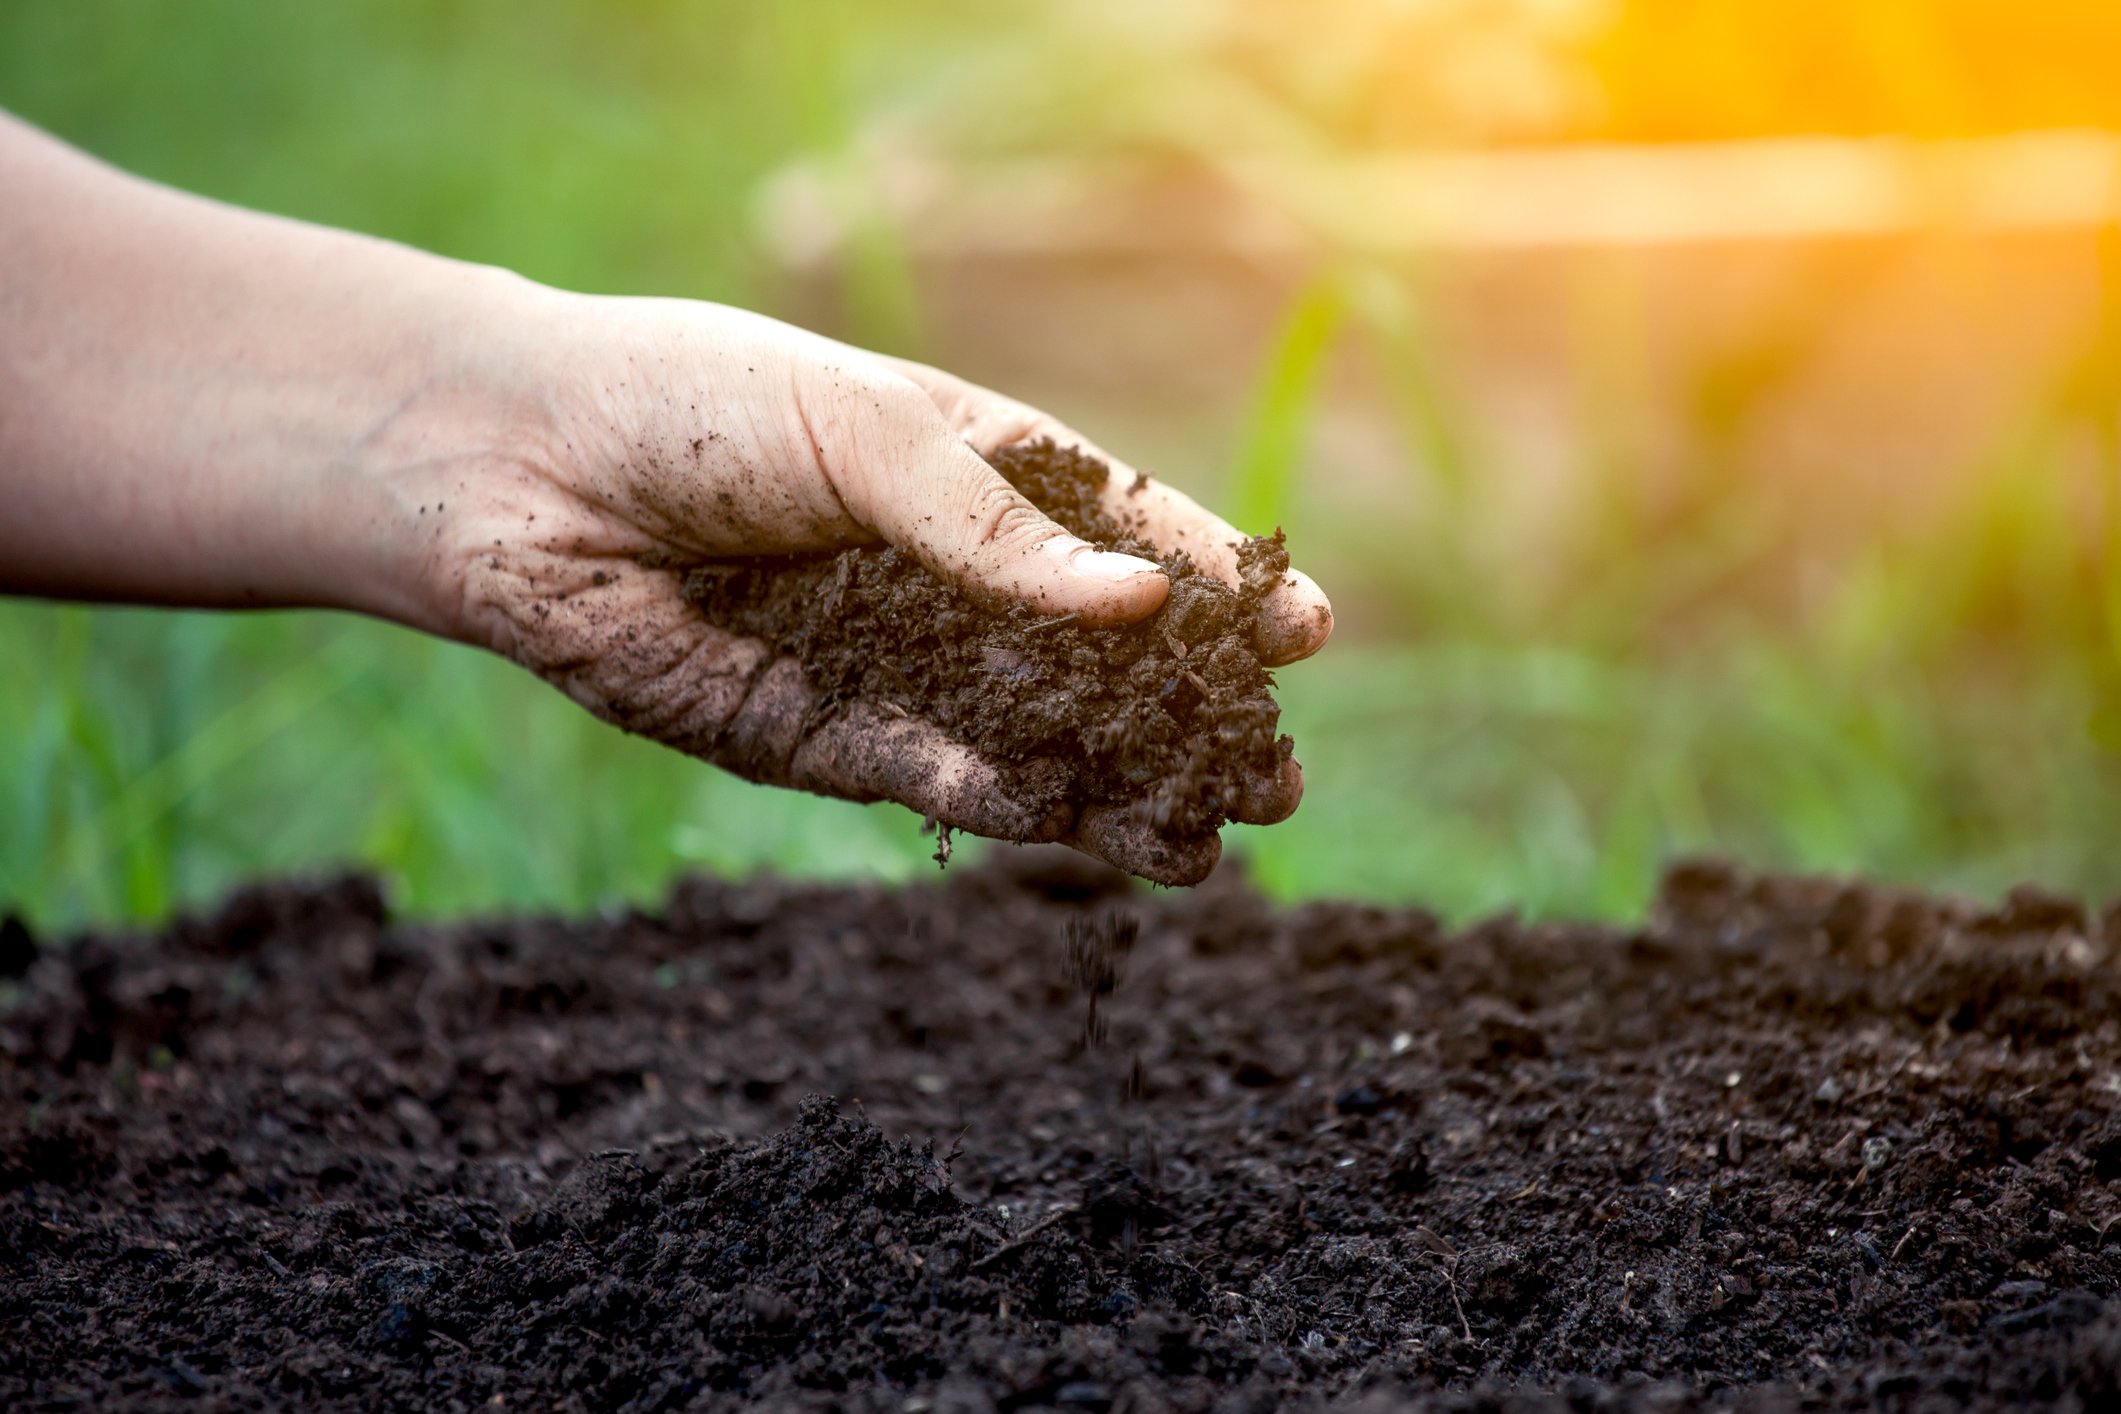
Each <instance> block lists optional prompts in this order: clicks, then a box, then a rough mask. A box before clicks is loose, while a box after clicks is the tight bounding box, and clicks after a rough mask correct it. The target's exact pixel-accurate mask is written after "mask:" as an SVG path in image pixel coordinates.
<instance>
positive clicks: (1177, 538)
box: [887, 359, 1333, 667]
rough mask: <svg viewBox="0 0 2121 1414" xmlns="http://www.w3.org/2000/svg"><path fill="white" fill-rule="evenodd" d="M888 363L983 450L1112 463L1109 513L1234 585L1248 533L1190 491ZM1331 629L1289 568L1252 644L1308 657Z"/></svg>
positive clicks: (1033, 416) (938, 374) (1017, 413)
mask: <svg viewBox="0 0 2121 1414" xmlns="http://www.w3.org/2000/svg"><path fill="white" fill-rule="evenodd" d="M887 362H888V363H889V364H890V366H891V367H892V368H893V369H895V370H896V371H898V372H899V373H902V374H904V375H905V376H906V377H907V378H908V379H910V380H911V381H913V382H914V383H915V384H916V385H918V386H919V387H920V388H921V389H922V390H923V391H925V392H926V393H927V395H928V397H929V398H930V400H931V401H933V402H934V404H935V406H936V408H937V409H938V410H939V411H940V412H941V413H942V415H943V418H944V419H945V421H947V422H948V423H949V424H950V425H951V426H952V427H953V428H954V429H956V432H957V435H958V436H960V437H962V438H963V439H964V440H965V441H966V442H967V443H969V444H970V445H971V446H972V448H973V449H974V450H975V451H977V452H978V453H979V454H980V455H981V456H983V457H986V456H992V455H993V454H994V453H995V451H996V450H997V449H999V448H1002V447H1006V446H1009V445H1011V444H1012V443H1016V442H1025V441H1032V440H1035V439H1037V438H1040V437H1050V438H1052V439H1053V441H1054V442H1055V443H1056V444H1057V445H1060V446H1063V447H1074V448H1076V449H1077V450H1079V451H1081V452H1082V453H1083V454H1084V455H1086V456H1093V457H1096V458H1098V459H1099V460H1100V461H1103V462H1104V463H1105V464H1106V466H1108V467H1109V468H1110V469H1111V470H1110V474H1109V475H1108V476H1107V478H1106V481H1105V490H1104V493H1103V495H1102V496H1101V497H1100V498H1099V500H1100V503H1101V504H1102V505H1103V506H1104V509H1105V511H1106V513H1107V514H1108V515H1110V516H1112V518H1113V519H1115V520H1117V521H1118V522H1119V523H1120V524H1121V525H1124V526H1126V527H1127V529H1128V530H1129V531H1130V532H1132V533H1133V534H1134V535H1136V536H1138V537H1139V538H1141V539H1143V540H1146V541H1148V542H1149V543H1150V544H1152V545H1155V546H1156V547H1157V548H1158V549H1160V550H1163V551H1165V552H1166V553H1169V552H1173V551H1178V550H1183V551H1185V552H1186V554H1187V555H1188V556H1189V557H1190V558H1191V559H1192V561H1193V563H1194V564H1196V565H1198V566H1200V568H1202V569H1204V570H1206V571H1207V572H1208V573H1210V574H1212V575H1214V576H1215V577H1216V578H1218V579H1220V580H1222V581H1223V582H1224V583H1225V584H1228V585H1230V586H1231V587H1232V588H1236V587H1238V585H1239V579H1238V572H1237V570H1238V566H1237V547H1238V546H1239V545H1241V544H1243V543H1244V542H1245V540H1246V538H1247V537H1246V535H1245V533H1244V532H1243V531H1241V530H1239V529H1238V528H1237V527H1236V526H1234V525H1232V524H1230V522H1228V521H1226V520H1224V519H1223V518H1222V517H1221V516H1218V515H1215V514H1214V513H1212V512H1211V511H1209V510H1208V509H1207V508H1206V507H1204V506H1202V505H1201V504H1200V503H1199V502H1198V501H1195V500H1194V499H1193V498H1192V497H1191V496H1188V495H1186V494H1185V493H1184V492H1183V491H1179V490H1176V489H1174V488H1172V487H1170V486H1167V485H1165V484H1164V483H1163V482H1161V481H1158V480H1156V479H1155V478H1154V477H1147V476H1143V475H1141V474H1140V473H1139V472H1137V471H1135V469H1134V468H1133V467H1131V466H1128V465H1127V464H1126V463H1125V462H1123V461H1121V460H1119V459H1118V458H1117V457H1114V456H1113V455H1112V454H1111V453H1109V452H1107V451H1105V450H1104V449H1103V448H1101V447H1099V446H1098V445H1097V444H1096V443H1094V442H1092V441H1091V440H1090V439H1089V438H1087V437H1085V436H1083V435H1082V434H1081V433H1079V432H1077V431H1075V430H1074V429H1073V428H1070V427H1068V426H1067V425H1066V424H1064V423H1061V422H1058V421H1056V420H1054V419H1053V418H1052V417H1049V416H1048V415H1047V414H1045V413H1042V412H1040V411H1039V410H1038V409H1037V408H1034V407H1031V406H1029V405H1027V404H1024V403H1020V402H1017V401H1016V400H1015V399H1014V398H1007V397H1003V396H1002V395H1001V394H999V393H995V392H992V391H990V390H988V389H986V388H982V387H979V386H978V385H976V384H972V383H967V382H966V381H965V380H964V379H962V378H958V377H956V376H954V375H952V374H948V373H944V372H942V371H941V370H939V369H934V368H929V367H928V366H926V365H925V364H918V363H909V362H907V361H905V360H902V359H891V360H887ZM1332 632H1333V606H1332V604H1331V603H1330V602H1329V601H1328V600H1327V599H1326V596H1325V594H1324V592H1323V591H1321V590H1320V589H1319V587H1318V585H1317V583H1316V582H1315V581H1314V580H1313V579H1312V578H1311V577H1310V576H1309V575H1307V574H1304V573H1303V572H1301V571H1300V570H1289V571H1286V572H1285V573H1284V574H1283V575H1282V576H1281V580H1280V582H1279V583H1277V584H1276V585H1275V586H1274V588H1272V589H1271V590H1269V591H1268V592H1267V595H1266V597H1265V599H1263V600H1262V601H1261V603H1260V606H1259V612H1258V614H1257V616H1256V618H1255V621H1254V627H1253V639H1254V642H1253V646H1254V648H1255V649H1256V650H1257V651H1258V653H1259V655H1260V658H1261V659H1262V660H1263V661H1264V662H1266V664H1267V665H1268V666H1269V667H1279V666H1281V665H1283V664H1286V663H1294V662H1297V661H1298V660H1300V659H1304V658H1308V657H1310V656H1311V655H1312V654H1313V653H1316V652H1317V651H1318V650H1319V649H1320V648H1322V647H1324V646H1325V642H1326V639H1327V638H1328V637H1330V636H1331V635H1332Z"/></svg>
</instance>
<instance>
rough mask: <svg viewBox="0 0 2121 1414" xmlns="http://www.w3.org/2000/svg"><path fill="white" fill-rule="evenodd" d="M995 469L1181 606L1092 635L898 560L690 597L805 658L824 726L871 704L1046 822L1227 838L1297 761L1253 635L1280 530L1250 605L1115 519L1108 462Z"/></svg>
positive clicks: (875, 557)
mask: <svg viewBox="0 0 2121 1414" xmlns="http://www.w3.org/2000/svg"><path fill="white" fill-rule="evenodd" d="M992 464H993V466H994V467H995V469H996V470H997V471H999V472H1000V473H1001V474H1002V475H1003V476H1004V477H1006V478H1007V479H1008V480H1009V482H1010V483H1011V484H1012V485H1014V486H1015V487H1016V488H1017V489H1018V490H1019V491H1021V492H1023V493H1024V495H1025V496H1026V497H1028V498H1029V499H1030V500H1031V501H1032V503H1033V504H1035V505H1037V506H1038V508H1039V509H1040V510H1042V511H1044V512H1045V513H1046V514H1047V515H1049V516H1051V517H1053V519H1054V520H1056V521H1058V522H1059V523H1060V524H1061V525H1062V526H1063V527H1064V528H1065V529H1067V530H1068V531H1069V532H1070V533H1072V534H1074V535H1077V536H1080V537H1081V538H1082V539H1084V540H1088V541H1090V542H1091V543H1092V544H1095V545H1097V546H1098V547H1099V548H1101V549H1107V550H1118V551H1122V552H1124V553H1127V554H1132V555H1140V556H1142V557H1144V558H1147V559H1152V560H1155V561H1156V563H1157V564H1159V565H1160V566H1161V567H1162V568H1163V570H1164V573H1165V574H1166V575H1168V576H1169V577H1170V580H1171V594H1170V597H1169V598H1168V599H1167V600H1165V602H1164V606H1163V607H1162V608H1161V609H1160V610H1158V611H1157V612H1156V613H1155V614H1154V615H1152V616H1150V617H1149V618H1147V619H1145V620H1143V621H1141V622H1140V623H1136V624H1130V625H1126V626H1122V627H1106V628H1092V627H1089V626H1088V625H1086V624H1084V623H1082V622H1081V621H1079V620H1077V619H1075V618H1073V617H1072V616H1047V615H1044V614H1041V613H1040V612H1039V611H1037V610H1036V609H1033V608H1031V607H1029V606H1027V605H1023V604H1004V603H995V602H985V601H982V600H979V599H976V598H974V597H973V596H971V595H969V594H967V593H965V592H964V591H962V590H959V589H957V588H955V587H953V586H951V585H948V584H945V583H944V582H943V581H941V580H939V579H937V578H936V577H935V576H934V575H932V574H930V573H929V572H928V571H927V569H925V568H924V567H923V566H922V565H921V563H920V562H919V561H918V560H917V559H915V558H914V556H913V555H912V554H910V553H908V552H907V551H904V550H901V549H897V548H895V547H882V548H861V549H852V550H845V551H842V552H840V553H838V554H834V555H817V556H800V557H792V558H771V559H751V560H741V561H726V562H718V563H714V564H710V565H703V566H699V567H696V568H694V569H692V570H691V571H690V572H689V573H688V574H687V576H686V580H685V595H686V597H687V598H688V599H690V600H692V601H693V602H694V603H696V604H698V605H699V606H700V608H701V610H702V611H703V612H704V613H705V614H706V615H707V617H708V618H709V619H710V620H712V621H713V622H715V623H716V624H718V625H720V626H722V627H724V628H728V629H732V630H735V631H737V632H741V633H746V634H751V635H754V636H756V637H759V638H762V639H764V640H765V641H766V642H768V643H769V644H771V645H773V647H774V648H775V649H776V650H778V651H779V652H780V653H782V654H785V655H788V656H791V657H793V658H795V659H796V660H797V661H798V662H799V663H800V664H801V665H802V669H803V675H804V677H805V678H806V679H807V681H808V682H809V684H810V686H811V688H812V689H814V690H815V691H816V692H817V693H818V695H819V701H818V707H817V714H818V715H817V717H816V720H817V721H823V720H829V718H830V716H831V714H833V713H836V712H838V711H840V710H842V709H844V708H845V706H846V705H847V704H848V703H850V702H854V701H856V700H859V699H867V700H869V701H872V702H876V703H879V704H881V705H883V706H884V707H885V710H887V711H892V710H896V711H899V712H904V713H910V714H913V715H918V716H922V717H925V718H927V719H928V720H929V721H931V722H934V723H935V724H936V725H937V726H939V727H941V728H943V730H945V731H947V732H949V733H950V734H951V735H952V736H954V737H956V738H957V739H958V740H960V741H963V742H966V743H968V744H970V745H971V746H973V747H975V748H976V749H978V751H979V752H980V754H981V755H983V756H985V757H986V758H987V759H988V760H990V761H992V762H995V763H997V764H998V765H1000V766H1001V767H1003V785H1004V788H1005V789H1006V790H1007V791H1008V792H1009V794H1010V795H1012V796H1013V797H1015V798H1016V799H1018V800H1019V801H1022V802H1023V803H1024V804H1026V805H1027V806H1030V807H1031V808H1033V809H1034V810H1042V809H1044V808H1046V807H1048V806H1050V805H1052V804H1054V803H1055V802H1062V801H1065V802H1067V803H1070V804H1074V805H1077V806H1082V805H1125V806H1129V807H1131V810H1132V813H1133V814H1134V816H1135V818H1136V819H1137V820H1139V821H1141V822H1142V823H1145V824H1148V825H1151V826H1153V827H1154V829H1155V830H1156V831H1157V833H1159V834H1161V835H1163V836H1165V837H1166V838H1169V839H1172V840H1177V841H1183V840H1186V839H1189V838H1195V837H1198V836H1200V835H1202V834H1206V833H1212V832H1214V831H1216V830H1219V829H1220V828H1221V827H1222V826H1223V824H1224V823H1225V822H1226V820H1227V818H1228V813H1229V811H1228V807H1229V805H1230V803H1231V802H1232V801H1233V800H1234V799H1235V798H1236V794H1237V793H1238V792H1239V791H1240V790H1241V789H1242V785H1243V782H1244V780H1245V779H1246V777H1247V776H1248V775H1250V776H1251V777H1252V778H1254V779H1258V778H1262V777H1264V778H1270V779H1271V778H1272V776H1273V775H1274V773H1275V772H1276V770H1277V769H1278V768H1279V766H1280V763H1281V762H1282V761H1283V760H1285V759H1286V758H1287V757H1288V756H1289V755H1290V754H1291V753H1292V752H1293V751H1294V750H1295V743H1294V742H1293V741H1291V740H1290V739H1289V738H1288V737H1286V736H1277V735H1276V729H1277V725H1278V723H1279V721H1280V718H1281V709H1280V707H1279V706H1278V705H1277V704H1276V703H1275V701H1274V699H1273V697H1272V696H1271V695H1270V693H1271V689H1272V687H1273V685H1274V681H1273V678H1272V677H1271V676H1270V675H1269V674H1268V672H1267V670H1266V669H1265V668H1264V667H1263V666H1261V664H1260V661H1259V655H1258V653H1257V652H1256V651H1255V650H1254V648H1253V644H1252V640H1251V627H1250V626H1251V623H1252V620H1253V614H1254V611H1255V610H1257V608H1258V607H1259V603H1260V600H1261V599H1263V598H1264V597H1265V596H1266V594H1267V592H1268V591H1269V590H1271V589H1272V588H1273V587H1274V585H1275V583H1276V582H1277V581H1278V580H1279V578H1280V577H1281V575H1282V574H1283V572H1285V571H1286V570H1287V569H1288V567H1289V556H1288V552H1287V551H1286V550H1285V549H1284V548H1283V545H1282V536H1281V533H1280V532H1279V531H1277V532H1276V533H1275V534H1274V536H1273V538H1271V539H1261V538H1253V539H1251V540H1249V541H1247V542H1246V543H1245V544H1244V545H1242V546H1241V547H1239V550H1238V561H1239V566H1240V579H1241V581H1242V584H1241V587H1240V588H1237V589H1232V588H1230V587H1229V586H1227V585H1225V584H1224V583H1223V582H1222V581H1221V580H1219V579H1217V578H1216V577H1215V576H1213V575H1211V574H1207V573H1204V572H1202V571H1201V570H1199V569H1197V568H1196V567H1195V566H1194V565H1193V563H1192V561H1191V560H1190V559H1189V558H1187V556H1186V555H1185V554H1184V553H1183V552H1180V553H1177V554H1168V555H1167V554H1163V553H1162V552H1160V551H1159V550H1158V549H1157V548H1156V547H1155V546H1153V545H1150V544H1148V543H1147V542H1145V541H1143V540H1139V539H1137V538H1135V536H1134V535H1133V534H1131V533H1130V532H1129V530H1128V529H1127V527H1126V526H1124V525H1122V524H1121V523H1120V522H1119V521H1118V520H1117V519H1115V518H1114V517H1112V516H1111V515H1110V514H1108V513H1107V512H1106V511H1105V510H1104V508H1103V507H1102V506H1101V504H1100V503H1099V501H1098V494H1099V492H1100V490H1101V489H1102V488H1103V487H1104V485H1105V482H1106V478H1107V475H1108V471H1109V468H1108V467H1107V465H1106V464H1105V463H1104V462H1102V461H1099V460H1097V459H1095V458H1092V457H1087V456H1084V455H1082V454H1080V453H1078V452H1077V451H1075V450H1074V449H1073V448H1066V447H1058V446H1055V445H1054V444H1053V442H1051V441H1050V440H1042V441H1039V442H1035V443H1030V444H1025V445H1018V446H1010V447H1004V448H1002V449H1001V450H1000V451H999V452H997V453H996V454H995V455H994V457H993V458H992ZM813 725H814V723H813Z"/></svg>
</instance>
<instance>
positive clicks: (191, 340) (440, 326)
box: [0, 114, 537, 628]
mask: <svg viewBox="0 0 2121 1414" xmlns="http://www.w3.org/2000/svg"><path fill="white" fill-rule="evenodd" d="M531 288H532V287H529V286H527V285H526V284H525V283H524V282H522V281H520V280H518V279H516V278H515V277H513V276H509V275H505V274H503V273H501V272H497V271H490V270H485V269H481V268H478V267H473V266H466V265H462V264H458V263H455V262H451V261H446V260H442V259H439V258H436V257H433V256H428V255H424V254H421V253H419V252H416V251H412V250H408V249H405V248H403V247H400V246H395V245H391V244H389V243H387V242H383V241H376V240H370V239H366V238H363V237H360V236H353V235H348V234H345V233H342V232H337V231H330V230H325V229H322V228H319V227H313V226H307V225H303V224H301V223H298V222H293V221H286V220H279V219H276V218H272V217H267V216H259V215H255V214H253V213H249V212H244V211H239V210H236V209H233V208H230V207H225V206H221V205H218V204H216V203H213V202H209V201H204V200H201V199H198V198H194V197H190V196H186V195H183V194H181V193H178V192H174V191H170V190H168V189H166V188H162V187H158V186H155V185H153V184H151V183H147V182H142V181H139V180H136V179H134V178H131V177H128V176H125V175H123V174H121V173H119V172H116V171H114V170H112V169H110V168H107V167H105V166H103V165H102V164H100V163H97V162H95V161H93V160H91V159H89V158H86V157H84V156H82V155H81V154H79V153H77V152H75V151H73V150H72V149H69V148H67V147H65V146H63V145H61V144H59V143H57V142H55V141H53V140H51V139H49V138H46V137H44V136H43V135H42V134H39V133H37V132H35V131H33V130H31V129H29V128H27V127H25V126H23V125H21V124H19V123H17V122H15V121H14V120H12V119H10V118H8V117H7V116H6V115H4V114H0V590H7V591H14V592H27V593H38V594H47V595H53V596H64V597H73V598H91V599H123V600H130V601H138V602H159V603H174V604H193V605H204V606H243V605H256V606H264V605H297V604H323V605H334V606H339V607H346V608H352V609H358V610H362V611H365V612H370V613H375V614H380V615H383V616H385V617H390V618H395V619H398V620H400V621H403V622H407V623H413V624H417V625H420V626H423V627H430V628H437V627H446V626H445V625H442V624H440V623H438V622H436V620H437V608H436V605H435V603H434V598H435V596H434V591H433V577H432V575H431V573H430V572H429V571H430V568H431V567H430V566H428V565H426V564H425V563H424V562H423V561H424V559H425V558H426V556H427V554H428V552H427V550H426V548H425V547H426V545H427V544H429V543H431V537H430V536H426V535H423V533H422V531H423V527H424V526H427V525H438V524H439V523H440V517H439V515H438V514H437V512H438V509H439V507H438V506H437V504H436V502H438V501H440V500H442V499H444V498H446V495H447V489H448V487H449V485H450V484H451V477H450V472H451V470H452V468H453V467H456V466H458V465H459V464H461V465H462V466H463V467H464V469H465V470H466V472H467V474H468V472H469V471H470V469H471V467H472V464H474V463H476V462H482V461H485V460H488V459H490V458H492V457H493V456H495V455H497V454H499V455H505V454H506V449H505V448H502V447H500V446H499V445H498V443H499V442H500V441H501V439H502V438H503V437H504V436H506V435H510V434H507V433H505V432H504V430H503V429H505V428H510V427H513V428H518V429H520V428H522V427H524V426H531V425H535V423H536V421H537V419H536V417H535V415H534V414H535V409H528V410H526V409H523V408H512V409H502V408H499V407H497V406H496V402H497V397H496V392H495V390H496V389H498V388H503V387H507V386H510V385H511V384H510V380H509V378H508V377H507V376H506V371H505V362H504V361H505V360H507V359H509V358H510V357H512V356H513V355H512V354H511V353H510V349H511V347H512V341H511V339H509V338H508V337H505V336H504V335H505V331H506V327H507V326H508V325H509V324H510V323H511V321H513V320H514V319H516V318H517V317H518V314H519V311H520V309H521V308H522V305H523V303H524V301H525V300H526V299H527V298H528V297H529V296H528V293H527V292H528V291H529V290H530V289H531ZM526 411H528V412H530V413H531V414H532V415H531V416H528V417H526V416H525V413H526Z"/></svg>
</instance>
